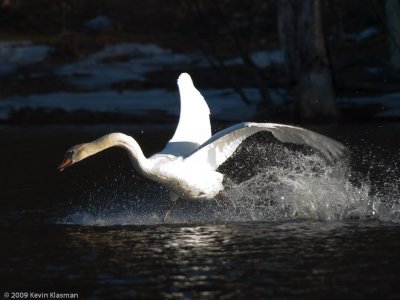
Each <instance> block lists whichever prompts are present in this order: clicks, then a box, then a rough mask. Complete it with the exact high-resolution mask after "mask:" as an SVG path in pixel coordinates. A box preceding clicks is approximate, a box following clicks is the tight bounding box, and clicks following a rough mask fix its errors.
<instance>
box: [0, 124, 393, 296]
mask: <svg viewBox="0 0 400 300" xmlns="http://www.w3.org/2000/svg"><path fill="white" fill-rule="evenodd" d="M338 129H339V130H338ZM79 130H80V131H79V134H77V127H52V128H41V127H37V128H29V131H26V128H18V127H12V128H10V127H7V128H2V130H0V135H1V137H2V150H1V151H2V156H1V165H2V166H3V167H2V170H3V172H2V173H1V174H0V175H1V178H0V180H1V182H2V188H1V192H0V196H1V199H2V201H1V203H0V207H1V213H0V226H1V227H0V228H1V230H0V238H1V241H2V246H3V247H1V250H0V259H1V264H0V276H1V278H2V279H1V281H0V282H1V283H0V288H1V291H0V293H4V292H6V291H7V292H10V293H11V292H25V291H27V292H31V291H34V292H51V291H54V292H66V293H78V294H79V296H80V298H81V299H86V298H91V299H97V298H101V299H104V298H106V299H107V298H108V299H109V298H111V297H113V298H133V297H136V298H174V299H175V298H176V299H180V298H182V299H190V298H195V299H197V298H207V299H209V298H228V299H229V298H234V299H236V298H246V299H251V298H267V297H273V298H292V299H305V298H307V299H309V298H315V299H320V298H322V297H329V298H351V299H354V298H358V299H366V298H370V299H376V298H382V297H383V298H389V299H398V298H400V292H399V290H398V287H397V285H398V279H399V278H400V277H399V276H400V240H399V234H400V227H399V225H398V223H399V219H400V217H399V211H400V209H399V199H400V197H398V196H399V195H398V190H399V181H398V178H399V176H398V175H399V174H400V172H399V170H400V169H399V167H398V163H397V162H398V161H400V159H399V157H398V154H397V152H398V151H397V149H398V143H399V142H398V141H397V140H396V138H395V137H396V136H398V134H399V133H400V127H399V126H398V125H396V124H391V125H385V127H379V126H374V125H371V126H348V127H346V128H345V130H343V128H340V127H339V128H334V129H332V130H333V132H339V133H340V134H338V133H336V135H337V136H338V137H339V138H340V139H341V140H345V141H347V142H348V143H349V146H350V148H351V153H352V159H350V160H345V161H341V162H339V163H338V164H333V165H331V164H327V163H326V162H325V161H324V160H323V159H321V158H320V157H319V156H318V155H316V154H315V153H309V152H304V151H300V152H299V151H294V149H290V150H285V149H286V148H282V147H281V146H279V145H275V146H274V145H271V146H268V147H265V146H262V147H261V146H260V144H259V143H258V141H250V142H249V144H248V145H247V147H246V149H247V150H248V151H256V152H257V153H258V155H257V158H258V159H259V158H260V157H266V159H264V158H263V159H262V160H261V159H259V160H257V158H249V156H248V155H247V154H246V152H245V153H244V154H243V157H240V161H241V164H239V165H238V164H236V165H235V164H233V165H231V166H229V165H227V166H224V168H226V171H227V172H228V173H230V174H234V175H237V177H242V179H243V178H244V181H243V182H240V183H238V182H235V179H237V178H235V176H232V177H233V179H232V180H233V181H232V183H231V184H232V187H231V189H230V190H229V196H230V202H227V203H225V202H216V201H211V202H200V203H199V202H194V201H180V202H179V203H178V206H177V208H176V210H175V211H174V212H173V214H172V216H171V219H170V220H169V221H168V224H160V216H162V214H163V212H164V211H165V209H166V208H167V207H168V201H166V198H167V191H165V190H164V189H162V188H160V187H158V186H157V185H155V184H153V183H151V182H147V181H146V180H144V179H142V178H141V177H139V176H136V175H135V174H134V173H132V171H131V168H130V166H129V164H127V157H126V156H125V154H124V153H123V151H121V150H119V149H114V150H109V151H108V152H105V153H102V154H99V155H98V156H97V157H95V158H93V159H89V160H87V161H84V162H82V163H81V164H78V165H76V166H74V167H73V168H70V169H69V170H67V171H65V172H64V173H62V174H58V173H56V171H55V166H56V165H57V163H58V161H59V160H60V159H61V158H62V153H63V151H64V150H65V149H67V148H68V147H69V146H70V145H72V144H74V143H76V141H77V140H79V142H81V141H87V140H91V139H92V138H94V137H97V136H98V135H101V134H102V133H104V130H107V132H108V130H122V131H125V132H127V133H128V134H129V133H132V135H133V136H134V137H135V138H137V139H138V140H139V143H140V144H143V145H144V148H145V152H146V153H150V152H151V151H153V150H155V149H157V148H160V147H161V145H162V144H163V143H164V142H165V140H166V139H167V138H168V134H170V133H171V130H172V129H170V128H167V129H162V130H160V129H159V128H158V129H157V130H151V131H147V132H145V133H143V134H141V132H140V130H137V128H133V127H128V128H112V129H106V128H104V127H96V128H90V129H89V128H86V129H85V128H83V131H82V128H81V127H80V128H79ZM320 130H325V131H328V130H330V129H329V128H321V129H320ZM360 135H363V137H362V139H361V138H360ZM360 140H361V142H360ZM396 143H397V144H396ZM295 150H296V149H295ZM254 160H256V161H254ZM100 162H101V163H100ZM251 163H255V165H256V168H253V169H251V168H248V167H247V166H248V165H249V164H251ZM239 175H241V176H239ZM3 184H4V185H3Z"/></svg>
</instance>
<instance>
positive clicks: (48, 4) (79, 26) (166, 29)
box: [0, 0, 400, 121]
mask: <svg viewBox="0 0 400 300" xmlns="http://www.w3.org/2000/svg"><path fill="white" fill-rule="evenodd" d="M96 16H105V17H107V18H109V19H110V20H111V21H112V26H111V27H110V28H109V30H108V31H106V32H101V33H95V34H94V33H93V32H88V31H87V30H86V29H85V23H86V22H87V21H88V20H90V19H92V18H95V17H96ZM1 36H3V38H4V39H6V38H10V37H24V38H26V37H29V38H31V39H33V40H35V39H36V40H39V41H45V42H48V43H51V44H53V45H54V46H55V48H56V53H57V54H58V55H59V56H60V57H68V58H71V57H72V58H73V57H81V56H84V55H86V54H87V53H90V52H91V51H95V50H97V49H98V48H100V47H102V45H104V44H106V43H112V42H118V41H122V40H123V41H133V42H154V43H159V44H161V45H163V46H167V47H170V48H172V49H176V50H179V51H184V52H190V51H201V52H202V53H203V54H204V55H205V56H206V57H207V59H208V61H209V62H210V64H211V65H212V66H213V67H214V68H215V74H218V75H215V76H210V78H211V79H213V78H216V79H215V83H214V84H224V85H229V86H231V87H232V88H234V89H235V90H236V91H237V93H239V94H240V95H241V97H242V99H243V101H244V102H246V103H248V102H250V101H249V99H248V98H247V97H248V96H247V95H246V94H245V93H244V91H243V89H244V88H245V87H249V86H251V87H256V88H258V90H259V92H260V96H261V98H262V100H263V105H262V106H261V107H260V113H261V114H263V115H264V117H265V118H269V117H271V116H272V115H276V114H279V113H280V112H285V113H286V112H287V111H288V110H287V108H285V107H284V106H283V108H282V106H280V107H277V106H276V105H275V104H274V103H273V101H272V99H271V96H270V93H269V89H270V88H283V89H285V90H288V91H289V92H288V95H287V97H288V98H290V99H293V100H294V101H290V103H294V105H292V104H290V105H291V108H290V109H289V111H290V112H291V113H292V114H293V115H294V116H297V117H298V118H299V119H302V120H324V121H325V120H336V119H338V118H341V117H343V115H344V116H346V112H344V111H343V110H341V109H339V107H338V105H337V103H338V100H339V101H340V99H341V98H343V97H351V96H355V93H357V95H363V94H366V95H369V94H379V93H385V92H391V91H394V90H398V89H399V88H400V85H399V84H398V79H399V76H398V71H399V69H400V51H399V49H400V47H399V45H400V38H399V37H400V3H399V0H385V1H378V0H367V1H361V0H358V1H345V0H248V1H240V0H222V1H212V0H193V1H192V0H167V1H161V0H149V1H132V0H115V1H107V0H85V1H82V0H68V1H50V0H32V1H23V0H2V1H0V38H1ZM273 49H280V50H281V51H282V52H283V57H284V65H283V66H282V65H274V64H270V65H268V66H260V65H258V64H257V63H256V62H255V61H254V59H253V56H252V54H253V53H255V52H258V51H265V50H273ZM236 57H240V58H241V60H242V61H243V65H242V66H240V67H238V66H231V65H227V64H226V61H227V59H231V58H236ZM366 68H374V70H376V71H374V72H370V73H368V72H367V71H366ZM194 72H195V71H194ZM217 78H223V82H222V83H219V82H218V81H220V80H221V79H217ZM288 103H289V102H288ZM284 105H285V104H284Z"/></svg>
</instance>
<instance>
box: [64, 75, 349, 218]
mask: <svg viewBox="0 0 400 300" xmlns="http://www.w3.org/2000/svg"><path fill="white" fill-rule="evenodd" d="M178 88H179V94H180V104H181V108H180V117H179V121H178V125H177V128H176V131H175V133H174V135H173V137H172V138H171V140H169V142H168V143H167V144H166V146H165V148H164V149H163V150H162V151H161V152H159V153H156V154H154V155H152V156H150V157H148V158H146V157H145V155H144V154H143V152H142V150H141V148H140V146H139V144H138V143H137V142H136V141H135V139H133V138H132V137H131V136H128V135H125V134H123V133H110V134H107V135H105V136H103V137H100V138H99V139H97V140H95V141H92V142H89V143H84V144H79V145H76V146H73V147H71V148H70V149H69V150H67V151H66V153H65V156H64V160H63V161H62V162H61V163H60V165H59V166H58V170H59V171H63V170H64V169H65V168H67V167H69V166H71V165H73V164H75V163H77V162H79V161H81V160H83V159H85V158H87V157H89V156H91V155H94V154H96V153H98V152H100V151H103V150H105V149H107V148H110V147H115V146H116V147H121V148H123V149H125V150H126V151H127V153H128V155H129V157H130V160H131V162H132V164H133V167H134V168H135V169H136V170H137V171H138V172H139V173H140V174H141V175H143V176H144V177H147V178H148V179H150V180H153V181H155V182H158V183H159V184H161V185H163V186H165V187H166V188H167V189H168V190H169V191H170V203H171V205H170V208H169V209H168V211H167V212H166V213H165V215H164V217H163V218H162V221H164V220H165V219H166V218H167V217H168V215H169V214H170V212H171V211H172V209H173V207H174V206H175V203H176V200H177V199H179V198H190V199H214V198H221V199H223V195H224V185H223V181H224V174H222V173H221V172H219V171H218V170H217V169H218V167H219V166H220V165H221V164H222V163H224V162H225V161H226V160H227V159H228V158H229V157H230V156H232V154H233V153H234V152H235V150H236V149H237V148H238V147H239V146H240V144H241V143H242V142H243V141H244V140H245V139H246V138H248V137H249V136H251V135H253V134H255V133H257V132H260V131H268V132H270V133H272V135H273V136H274V137H275V138H276V139H278V140H279V141H281V142H282V143H295V144H304V145H308V146H311V147H313V148H314V149H316V150H318V151H320V152H321V153H322V154H323V155H324V156H326V158H327V159H329V160H335V159H337V158H339V157H341V156H342V155H343V154H344V152H345V149H346V148H345V146H344V145H342V144H341V143H339V142H337V141H335V140H333V139H331V138H329V137H326V136H324V135H321V134H319V133H316V132H313V131H310V130H307V129H304V128H300V127H295V126H290V125H283V124H275V123H252V122H243V123H240V124H236V125H233V126H231V127H228V128H226V129H224V130H222V131H220V132H218V133H216V134H214V135H211V125H210V110H209V107H208V105H207V103H206V101H205V100H204V98H203V96H202V95H201V93H200V92H199V91H198V90H197V89H196V88H195V86H194V85H193V81H192V79H191V77H190V75H189V74H187V73H182V74H181V75H180V76H179V78H178Z"/></svg>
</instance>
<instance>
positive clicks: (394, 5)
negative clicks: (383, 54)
mask: <svg viewBox="0 0 400 300" xmlns="http://www.w3.org/2000/svg"><path fill="white" fill-rule="evenodd" d="M385 11H386V23H387V28H388V39H389V47H390V67H391V69H392V70H393V71H394V72H396V73H399V72H400V1H399V0H386V2H385Z"/></svg>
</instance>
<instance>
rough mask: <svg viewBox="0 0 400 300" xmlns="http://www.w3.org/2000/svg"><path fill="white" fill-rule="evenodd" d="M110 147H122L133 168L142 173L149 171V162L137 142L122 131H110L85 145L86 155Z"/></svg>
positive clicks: (146, 173)
mask: <svg viewBox="0 0 400 300" xmlns="http://www.w3.org/2000/svg"><path fill="white" fill-rule="evenodd" d="M110 147H121V148H124V149H125V150H126V151H127V152H128V155H129V158H130V159H131V161H132V164H133V166H134V167H135V169H136V170H137V171H138V172H140V173H142V174H143V175H148V174H149V173H150V163H149V161H148V160H147V158H146V157H145V156H144V154H143V151H142V149H141V148H140V146H139V144H138V143H137V142H136V141H135V140H134V139H133V138H132V137H130V136H128V135H125V134H123V133H110V134H107V135H105V136H103V137H101V138H99V139H97V140H95V141H93V142H92V143H89V144H87V145H86V149H85V150H86V151H87V156H90V155H93V154H96V153H98V152H100V151H103V150H105V149H107V148H110Z"/></svg>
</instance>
